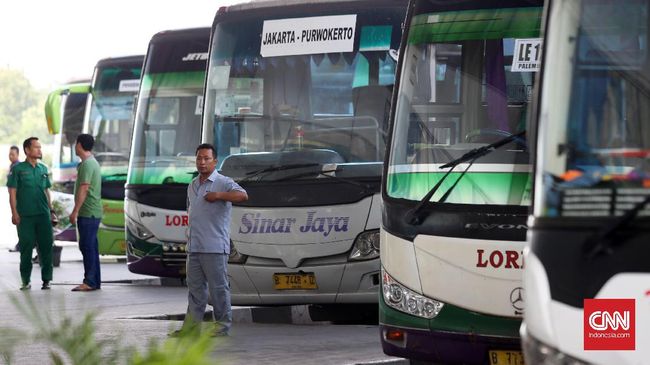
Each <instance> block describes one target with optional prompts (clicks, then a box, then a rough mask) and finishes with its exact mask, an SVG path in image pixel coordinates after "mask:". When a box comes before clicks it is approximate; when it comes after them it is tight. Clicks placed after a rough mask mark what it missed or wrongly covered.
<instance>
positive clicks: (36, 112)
mask: <svg viewBox="0 0 650 365" xmlns="http://www.w3.org/2000/svg"><path fill="white" fill-rule="evenodd" d="M46 98H47V93H46V92H43V91H38V90H36V89H34V87H33V86H32V85H31V83H30V82H29V80H28V79H27V78H26V77H25V75H24V74H23V73H22V72H20V71H17V70H12V69H7V68H4V69H3V68H0V143H7V144H15V145H21V144H22V142H23V140H25V139H26V138H27V137H31V136H36V137H39V139H40V140H41V143H52V141H53V138H52V135H50V134H48V132H47V122H46V120H45V112H44V109H43V108H44V105H45V100H46ZM21 155H22V153H21Z"/></svg>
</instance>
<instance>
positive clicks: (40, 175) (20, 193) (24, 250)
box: [7, 137, 54, 290]
mask: <svg viewBox="0 0 650 365" xmlns="http://www.w3.org/2000/svg"><path fill="white" fill-rule="evenodd" d="M23 150H24V151H25V156H26V157H25V161H23V162H21V163H19V164H17V165H16V166H14V168H13V169H12V170H11V173H10V174H9V176H8V178H7V187H8V188H9V204H10V205H11V222H12V223H13V224H15V225H17V226H18V242H19V244H20V277H21V278H22V281H23V285H22V286H21V287H20V290H28V289H31V285H30V278H31V276H32V251H33V249H34V244H36V243H37V244H38V251H39V257H40V260H41V279H42V280H43V286H42V287H41V289H43V290H45V289H49V288H50V281H51V280H52V245H53V243H54V240H53V236H52V223H51V217H52V212H53V210H52V204H51V200H50V191H49V188H50V187H51V183H50V176H49V173H48V171H47V167H46V166H45V165H44V164H42V163H39V162H38V160H39V159H40V158H42V157H43V155H42V153H41V143H40V142H39V141H38V138H36V137H30V138H27V139H26V140H25V142H23Z"/></svg>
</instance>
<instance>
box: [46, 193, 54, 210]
mask: <svg viewBox="0 0 650 365" xmlns="http://www.w3.org/2000/svg"><path fill="white" fill-rule="evenodd" d="M45 197H47V206H48V207H50V211H52V209H54V207H52V196H51V195H50V189H45Z"/></svg>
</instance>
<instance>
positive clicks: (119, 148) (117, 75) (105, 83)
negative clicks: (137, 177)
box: [87, 64, 141, 180]
mask: <svg viewBox="0 0 650 365" xmlns="http://www.w3.org/2000/svg"><path fill="white" fill-rule="evenodd" d="M140 71H141V64H137V65H128V66H123V67H118V66H108V67H98V68H97V70H96V72H95V73H96V74H95V77H94V85H93V88H92V103H91V107H90V117H89V119H88V129H87V133H89V134H91V135H92V136H93V137H95V146H94V147H93V153H94V155H95V158H96V159H97V162H99V164H100V165H101V166H102V167H103V166H124V171H123V172H124V173H126V166H127V163H128V160H129V149H130V147H131V129H132V127H133V105H134V96H135V95H136V93H137V91H138V85H139V80H140ZM123 175H124V176H125V174H123ZM124 179H125V178H123V180H124Z"/></svg>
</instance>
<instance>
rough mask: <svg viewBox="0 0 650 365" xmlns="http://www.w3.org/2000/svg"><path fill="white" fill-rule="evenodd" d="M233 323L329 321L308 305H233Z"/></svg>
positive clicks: (181, 316)
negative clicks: (318, 317) (315, 314)
mask: <svg viewBox="0 0 650 365" xmlns="http://www.w3.org/2000/svg"><path fill="white" fill-rule="evenodd" d="M184 318H185V313H177V314H160V315H151V316H132V317H122V318H120V319H149V320H163V321H182V320H183V319H184ZM204 320H205V321H211V320H212V311H206V312H205V317H204ZM232 321H233V323H262V324H310V325H321V324H323V325H325V324H329V322H320V321H319V322H314V321H312V320H311V318H310V317H309V308H308V306H307V305H294V306H280V307H233V308H232Z"/></svg>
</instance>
